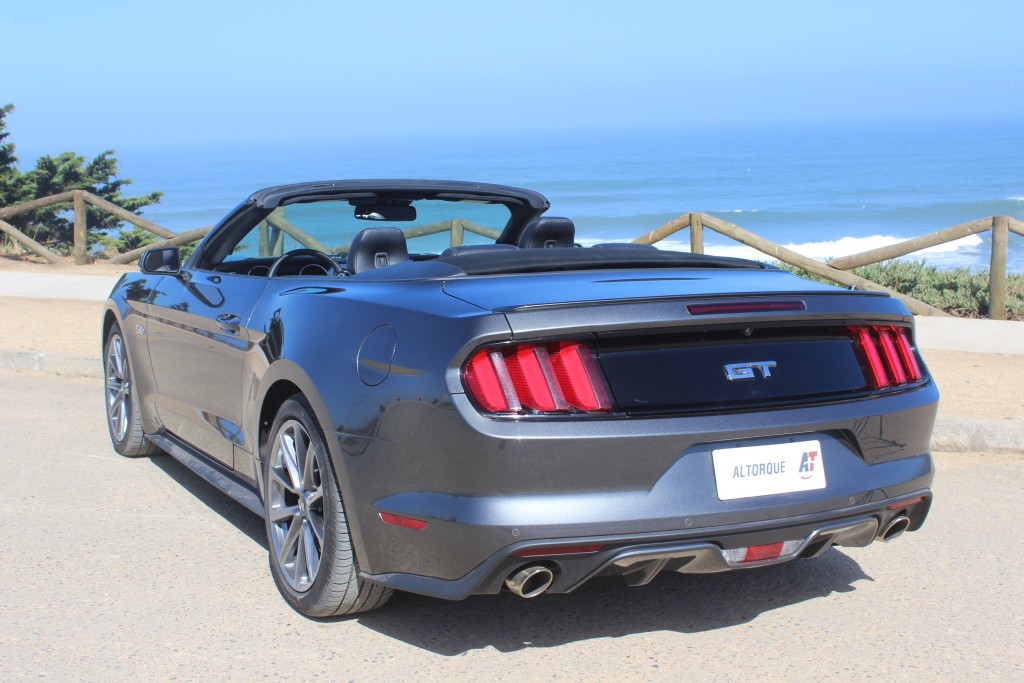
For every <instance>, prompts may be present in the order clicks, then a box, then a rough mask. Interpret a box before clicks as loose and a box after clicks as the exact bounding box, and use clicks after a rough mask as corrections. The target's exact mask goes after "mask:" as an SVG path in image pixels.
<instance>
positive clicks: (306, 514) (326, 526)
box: [262, 395, 392, 617]
mask: <svg viewBox="0 0 1024 683" xmlns="http://www.w3.org/2000/svg"><path fill="white" fill-rule="evenodd" d="M288 444H291V449H290V450H289V446H288ZM289 452H290V453H292V454H293V456H292V458H291V460H290V461H289V460H288V454H289ZM310 453H312V455H313V457H312V458H310ZM262 455H263V476H264V492H265V494H264V498H265V500H264V506H265V508H266V514H265V516H264V526H265V528H266V533H267V546H268V548H269V553H268V555H269V561H270V573H271V574H272V575H273V577H274V583H276V584H277V588H278V590H279V591H280V592H281V595H282V596H284V599H285V600H287V601H288V604H290V605H291V606H292V607H293V608H294V609H295V610H296V611H298V612H300V613H301V614H304V615H306V616H309V617H331V616H338V615H344V614H355V613H357V612H367V611H369V610H373V609H377V608H378V607H382V606H383V605H384V604H385V603H386V602H387V601H388V600H389V599H390V598H391V593H392V590H391V589H390V588H386V587H384V586H380V585H377V584H374V583H370V582H367V581H363V580H362V579H360V578H359V567H358V565H357V562H356V558H355V553H354V552H353V550H352V541H351V536H350V535H349V530H348V522H347V519H346V517H345V508H344V505H343V504H342V501H341V493H340V489H339V487H338V481H337V478H336V477H335V473H334V468H333V467H332V466H331V463H330V456H329V454H328V451H327V448H326V445H325V442H324V437H323V432H322V430H321V429H320V425H319V424H318V423H317V421H316V418H315V417H313V409H312V408H311V407H310V405H309V402H308V401H307V400H306V399H305V397H303V396H301V395H296V396H293V397H292V398H290V399H288V400H287V401H285V402H284V404H283V405H282V406H281V409H280V410H278V411H277V416H276V417H275V418H274V423H273V425H272V427H271V429H270V437H269V438H268V439H267V442H266V444H265V446H264V452H263V454H262ZM289 462H290V465H291V467H290V468H289ZM300 470H301V471H300ZM318 492H319V493H318ZM300 499H302V500H303V501H304V502H303V503H300V502H299V501H300ZM318 530H319V533H318ZM307 548H312V549H313V552H307V550H306V549H307ZM314 553H318V554H319V560H318V561H317V562H318V564H317V565H316V568H315V570H314V571H310V569H309V563H308V562H306V558H307V557H310V556H311V555H312V554H314Z"/></svg>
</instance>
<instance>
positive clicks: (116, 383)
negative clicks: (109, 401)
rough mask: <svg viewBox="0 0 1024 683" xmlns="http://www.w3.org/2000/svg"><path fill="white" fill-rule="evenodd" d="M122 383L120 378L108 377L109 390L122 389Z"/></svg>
mask: <svg viewBox="0 0 1024 683" xmlns="http://www.w3.org/2000/svg"><path fill="white" fill-rule="evenodd" d="M121 384H122V382H121V380H120V379H118V378H117V377H111V376H108V377H107V391H120V390H121Z"/></svg>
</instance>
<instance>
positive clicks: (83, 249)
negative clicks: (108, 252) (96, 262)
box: [74, 190, 89, 266]
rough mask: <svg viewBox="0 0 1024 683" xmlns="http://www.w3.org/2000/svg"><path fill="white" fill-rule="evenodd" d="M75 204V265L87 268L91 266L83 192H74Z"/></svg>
mask: <svg viewBox="0 0 1024 683" xmlns="http://www.w3.org/2000/svg"><path fill="white" fill-rule="evenodd" d="M74 203H75V247H74V254H75V265H76V266H87V265H89V252H88V249H87V245H86V241H87V240H86V236H85V197H83V196H82V191H81V190H75V191H74Z"/></svg>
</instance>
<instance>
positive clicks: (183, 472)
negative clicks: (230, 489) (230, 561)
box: [149, 455, 267, 550]
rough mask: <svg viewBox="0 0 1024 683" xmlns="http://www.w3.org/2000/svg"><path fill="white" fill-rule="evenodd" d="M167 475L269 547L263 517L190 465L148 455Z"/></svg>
mask: <svg viewBox="0 0 1024 683" xmlns="http://www.w3.org/2000/svg"><path fill="white" fill-rule="evenodd" d="M149 461H150V462H151V463H153V465H154V466H156V467H157V468H159V469H160V470H162V471H163V472H164V474H166V475H167V476H168V477H170V478H171V479H173V480H174V481H175V482H177V483H178V485H179V486H181V487H182V488H183V489H185V490H186V491H188V492H189V493H190V494H192V495H193V496H195V497H196V498H197V499H198V500H199V501H201V502H202V503H203V504H204V505H206V507H208V508H210V509H211V510H213V511H214V512H216V513H217V514H218V515H220V516H221V517H223V518H224V519H226V520H227V521H228V522H230V523H231V525H232V526H234V527H235V528H236V529H238V530H239V531H241V532H242V533H243V534H245V535H246V536H248V537H249V538H251V539H252V540H253V541H255V542H256V543H259V544H260V546H262V547H263V549H264V550H266V549H267V535H266V532H265V531H264V529H263V519H262V518H260V517H257V516H256V515H254V514H253V513H251V512H250V511H249V510H247V509H246V508H245V507H243V506H242V505H241V504H240V503H236V502H235V501H234V500H233V499H232V498H231V497H230V496H226V495H224V493H222V492H221V491H220V490H219V489H217V488H216V487H215V486H213V485H212V484H210V483H208V482H207V481H206V480H205V479H203V478H202V477H200V476H199V475H197V474H196V473H195V472H193V471H192V470H190V469H189V468H188V467H186V466H185V465H183V464H182V463H180V462H179V461H177V460H175V459H174V458H172V457H171V456H169V455H157V456H153V457H151V458H150V459H149Z"/></svg>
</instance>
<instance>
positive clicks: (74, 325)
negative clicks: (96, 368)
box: [0, 297, 103, 358]
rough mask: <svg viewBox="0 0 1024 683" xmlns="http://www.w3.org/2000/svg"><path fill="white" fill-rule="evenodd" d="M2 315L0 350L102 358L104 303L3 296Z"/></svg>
mask: <svg viewBox="0 0 1024 683" xmlns="http://www.w3.org/2000/svg"><path fill="white" fill-rule="evenodd" d="M0 312H2V319H3V324H2V325H0V349H5V350H9V351H49V352H51V353H64V354H67V355H69V356H76V357H79V358H99V356H100V348H101V342H100V336H101V335H102V320H103V304H102V303H101V302H99V301H68V300H65V299H28V298H23V297H0Z"/></svg>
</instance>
